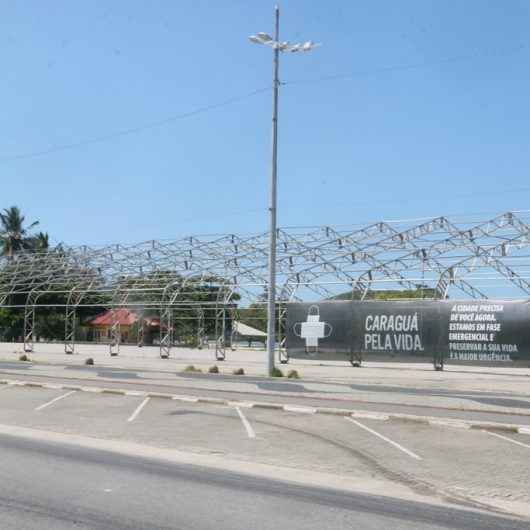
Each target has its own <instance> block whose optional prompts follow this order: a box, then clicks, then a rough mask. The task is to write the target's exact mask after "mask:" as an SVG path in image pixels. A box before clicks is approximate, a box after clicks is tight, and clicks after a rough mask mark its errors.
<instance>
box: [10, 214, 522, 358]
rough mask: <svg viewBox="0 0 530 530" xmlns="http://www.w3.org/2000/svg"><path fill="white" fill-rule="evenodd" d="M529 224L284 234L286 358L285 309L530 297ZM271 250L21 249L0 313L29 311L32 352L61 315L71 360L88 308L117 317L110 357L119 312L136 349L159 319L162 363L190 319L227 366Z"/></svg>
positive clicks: (263, 245) (435, 221)
mask: <svg viewBox="0 0 530 530" xmlns="http://www.w3.org/2000/svg"><path fill="white" fill-rule="evenodd" d="M529 221H530V213H529V212H506V213H503V214H501V215H498V216H495V217H492V218H490V219H486V220H483V219H482V220H481V219H478V220H465V219H449V218H448V217H443V216H438V217H433V218H431V219H426V220H421V222H418V221H406V220H405V221H397V222H390V221H386V222H385V221H382V222H378V223H373V224H369V225H367V226H362V227H358V228H355V229H352V228H348V227H346V228H345V227H336V226H335V227H332V226H323V227H322V226H317V227H305V228H281V229H278V230H277V282H278V284H277V286H276V287H277V289H278V291H277V292H278V293H279V300H278V316H279V319H280V323H279V330H280V337H279V339H280V345H279V355H280V357H281V360H282V361H285V360H286V358H287V357H286V352H285V350H284V348H283V341H282V339H283V334H284V331H283V327H282V326H283V323H282V318H283V317H284V316H285V303H286V302H288V301H293V300H307V301H314V300H319V299H329V298H332V297H334V296H336V295H338V294H340V293H345V292H346V293H348V292H350V291H351V295H352V296H353V295H355V296H356V297H358V298H359V299H366V298H367V297H368V296H369V293H370V292H371V291H374V290H377V289H390V290H392V289H417V288H418V287H420V288H423V287H430V288H431V289H434V291H433V292H434V293H435V297H436V298H440V299H443V298H447V297H452V298H454V297H459V296H464V297H466V298H491V297H495V298H516V297H526V296H527V295H528V294H530V253H529V252H528V250H529V249H528V247H530V224H529ZM268 244H269V234H268V233H267V232H264V233H259V234H251V235H237V234H221V235H213V236H190V237H185V238H180V239H176V240H170V241H157V240H153V241H145V242H141V243H136V244H128V245H123V244H115V245H108V246H101V247H90V246H87V245H83V246H81V247H73V246H72V247H67V246H59V247H56V248H54V249H51V250H48V251H46V252H26V251H23V252H20V253H18V254H16V255H15V256H13V257H8V256H3V257H1V258H0V307H17V308H20V309H21V311H23V315H24V336H23V339H24V349H25V350H26V351H33V350H34V348H35V337H36V330H35V322H36V320H35V315H36V314H38V312H39V311H40V310H41V309H43V308H44V307H48V308H49V307H56V308H57V309H58V310H59V309H60V311H61V312H63V311H64V316H65V324H64V325H65V333H64V347H65V352H66V353H69V354H71V353H74V352H75V346H76V329H77V326H78V323H79V318H78V311H79V308H80V307H84V306H90V307H101V308H102V310H103V309H109V310H111V311H113V315H114V319H113V322H112V325H111V338H110V340H109V351H110V354H111V355H117V354H118V353H119V348H120V343H121V330H120V325H119V320H118V318H117V312H116V310H117V309H119V308H130V309H131V310H136V311H137V312H138V313H139V314H140V320H139V323H138V344H140V345H141V344H143V333H144V322H143V315H144V313H145V312H146V311H158V312H159V315H160V355H161V357H164V358H167V357H169V355H170V351H171V348H172V346H173V343H174V337H173V330H174V326H175V318H176V317H175V311H176V310H177V309H178V310H179V311H180V312H182V311H183V310H186V311H189V314H190V318H194V319H196V322H197V342H198V345H199V347H202V345H203V344H205V343H206V337H205V322H206V320H207V319H209V318H210V319H215V330H216V331H215V337H214V340H215V356H216V358H217V359H218V360H223V359H224V358H225V357H226V351H227V349H228V348H230V347H232V341H231V339H230V337H229V336H228V333H227V327H226V326H227V318H234V317H235V308H236V305H235V304H236V303H237V305H238V306H239V307H245V306H249V305H251V304H264V302H263V300H264V299H265V297H264V293H266V291H267V279H268V276H267V271H268V263H267V259H268ZM198 285H204V286H210V287H211V288H212V289H215V291H214V292H216V293H217V294H216V297H215V299H212V300H210V301H197V300H196V299H194V297H193V296H192V295H191V294H192V287H196V286H198ZM236 294H237V298H239V300H238V301H237V302H235V298H236ZM50 298H52V299H53V300H52V302H50ZM57 300H59V301H57Z"/></svg>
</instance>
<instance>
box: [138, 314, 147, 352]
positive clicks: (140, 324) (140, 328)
mask: <svg viewBox="0 0 530 530" xmlns="http://www.w3.org/2000/svg"><path fill="white" fill-rule="evenodd" d="M144 341H145V320H144V317H143V316H141V317H140V318H139V319H138V336H137V338H136V344H137V345H138V347H139V348H141V347H142V346H143V345H144Z"/></svg>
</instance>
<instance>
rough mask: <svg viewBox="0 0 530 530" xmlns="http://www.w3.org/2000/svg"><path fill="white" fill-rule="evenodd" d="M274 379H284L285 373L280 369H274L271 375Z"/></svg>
mask: <svg viewBox="0 0 530 530" xmlns="http://www.w3.org/2000/svg"><path fill="white" fill-rule="evenodd" d="M271 376H272V377H283V372H282V371H281V370H280V369H279V368H276V367H274V368H273V369H272V374H271Z"/></svg>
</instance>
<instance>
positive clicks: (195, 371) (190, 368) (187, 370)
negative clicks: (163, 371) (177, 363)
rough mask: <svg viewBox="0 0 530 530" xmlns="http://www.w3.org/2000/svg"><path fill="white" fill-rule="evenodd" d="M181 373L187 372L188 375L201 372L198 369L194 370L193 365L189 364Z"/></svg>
mask: <svg viewBox="0 0 530 530" xmlns="http://www.w3.org/2000/svg"><path fill="white" fill-rule="evenodd" d="M182 371H183V372H189V373H201V372H202V370H201V369H200V368H195V366H193V364H189V365H188V366H186V368H184V370H182Z"/></svg>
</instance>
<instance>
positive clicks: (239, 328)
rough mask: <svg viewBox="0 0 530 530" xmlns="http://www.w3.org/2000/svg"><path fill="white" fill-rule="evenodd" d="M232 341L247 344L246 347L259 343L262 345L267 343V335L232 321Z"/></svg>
mask: <svg viewBox="0 0 530 530" xmlns="http://www.w3.org/2000/svg"><path fill="white" fill-rule="evenodd" d="M234 340H235V341H236V342H248V347H249V348H250V347H251V346H252V343H253V342H261V343H262V344H263V345H265V343H266V342H267V334H266V333H265V332H264V331H261V330H260V329H256V328H253V327H252V326H248V325H247V324H243V322H239V321H237V320H235V321H234Z"/></svg>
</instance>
